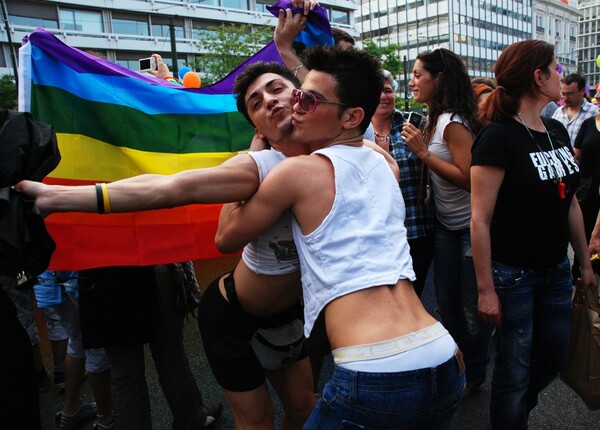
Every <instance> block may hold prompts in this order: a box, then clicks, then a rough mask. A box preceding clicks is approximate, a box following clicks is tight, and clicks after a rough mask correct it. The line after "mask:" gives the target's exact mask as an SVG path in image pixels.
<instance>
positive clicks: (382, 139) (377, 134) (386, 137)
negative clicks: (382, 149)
mask: <svg viewBox="0 0 600 430" xmlns="http://www.w3.org/2000/svg"><path fill="white" fill-rule="evenodd" d="M391 132H392V130H390V131H388V134H386V135H385V136H384V135H383V134H379V133H377V132H376V131H375V130H373V133H374V134H375V136H377V138H378V139H379V141H380V142H385V141H388V140H390V133H391Z"/></svg>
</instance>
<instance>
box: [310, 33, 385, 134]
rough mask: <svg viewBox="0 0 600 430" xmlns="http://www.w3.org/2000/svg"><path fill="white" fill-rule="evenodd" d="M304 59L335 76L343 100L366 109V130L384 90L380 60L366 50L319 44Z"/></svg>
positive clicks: (351, 105) (311, 68) (364, 126)
mask: <svg viewBox="0 0 600 430" xmlns="http://www.w3.org/2000/svg"><path fill="white" fill-rule="evenodd" d="M302 62H303V63H304V64H305V65H306V67H307V68H308V70H317V71H319V72H323V73H327V74H329V75H331V76H332V77H333V79H334V80H335V82H336V84H337V85H336V88H335V93H336V95H337V96H338V98H339V100H340V102H341V103H344V104H346V105H347V106H350V107H360V108H362V109H363V110H364V111H365V118H364V119H363V120H362V122H361V123H360V130H361V132H362V133H364V132H365V130H366V129H367V127H368V126H369V123H370V122H371V117H372V116H373V114H374V113H375V110H376V109H377V106H378V105H379V99H380V98H381V92H382V91H383V74H382V72H381V63H380V61H379V59H378V58H377V57H375V56H373V55H371V54H369V53H368V52H366V51H363V50H358V49H349V50H343V49H340V48H338V47H333V48H331V47H328V46H321V45H317V46H314V47H312V48H309V49H307V50H306V51H305V52H304V55H303V58H302ZM342 112H343V109H340V115H341V113H342Z"/></svg>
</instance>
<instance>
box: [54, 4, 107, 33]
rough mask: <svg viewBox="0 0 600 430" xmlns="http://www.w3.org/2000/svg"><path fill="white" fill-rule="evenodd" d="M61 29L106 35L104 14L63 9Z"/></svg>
mask: <svg viewBox="0 0 600 430" xmlns="http://www.w3.org/2000/svg"><path fill="white" fill-rule="evenodd" d="M60 27H61V28H64V29H65V30H77V31H85V32H88V33H104V26H103V25H102V14H101V13H100V12H92V11H83V10H72V9H61V10H60Z"/></svg>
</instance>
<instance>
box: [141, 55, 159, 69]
mask: <svg viewBox="0 0 600 430" xmlns="http://www.w3.org/2000/svg"><path fill="white" fill-rule="evenodd" d="M149 70H158V67H157V65H156V58H154V57H148V58H142V59H140V72H147V71H149Z"/></svg>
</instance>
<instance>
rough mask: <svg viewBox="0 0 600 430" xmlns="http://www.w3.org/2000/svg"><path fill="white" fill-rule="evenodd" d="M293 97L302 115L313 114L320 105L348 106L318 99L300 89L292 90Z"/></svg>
mask: <svg viewBox="0 0 600 430" xmlns="http://www.w3.org/2000/svg"><path fill="white" fill-rule="evenodd" d="M292 97H293V100H294V104H297V105H298V107H299V108H300V112H302V113H312V112H314V111H315V110H316V109H317V106H318V105H319V104H320V103H325V104H330V105H338V106H348V105H347V104H345V103H339V102H330V101H328V100H321V99H318V98H317V96H315V95H314V94H313V93H311V92H310V91H303V90H298V89H293V90H292Z"/></svg>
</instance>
